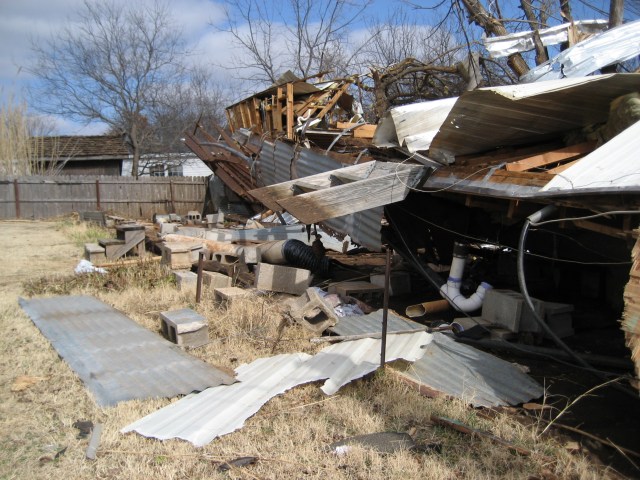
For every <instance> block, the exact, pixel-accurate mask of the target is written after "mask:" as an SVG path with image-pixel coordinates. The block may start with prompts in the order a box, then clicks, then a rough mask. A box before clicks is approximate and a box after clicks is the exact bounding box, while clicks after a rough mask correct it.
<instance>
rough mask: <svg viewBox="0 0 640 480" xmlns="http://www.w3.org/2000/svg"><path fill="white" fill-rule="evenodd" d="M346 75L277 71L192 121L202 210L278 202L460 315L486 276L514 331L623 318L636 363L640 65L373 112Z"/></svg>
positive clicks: (474, 306) (615, 322)
mask: <svg viewBox="0 0 640 480" xmlns="http://www.w3.org/2000/svg"><path fill="white" fill-rule="evenodd" d="M625 28H626V29H627V30H629V28H630V27H628V26H625ZM632 28H633V29H634V30H633V31H635V29H637V28H638V26H637V25H635V26H633V27H632ZM612 31H615V29H614V30H612ZM612 31H610V32H612ZM610 32H609V33H608V34H610ZM614 33H615V32H614ZM602 35H605V34H602ZM616 41H618V42H620V43H621V44H624V45H626V46H625V48H627V47H628V45H627V44H625V43H624V42H622V40H621V39H620V38H619V37H618V38H617V39H616ZM597 48H603V47H602V46H598V47H597ZM627 49H628V48H627ZM636 50H637V47H636ZM614 53H615V52H614ZM563 55H565V57H567V58H569V57H568V54H567V53H566V52H565V53H564V54H563ZM624 55H627V56H628V52H627V51H626V50H625V51H624ZM618 59H619V58H618ZM613 60H616V57H615V55H614V57H613ZM550 64H553V61H551V62H550ZM591 67H592V69H593V68H599V67H601V65H598V66H593V65H592V66H591ZM551 69H552V68H551V67H549V68H548V69H547V74H548V73H549V72H550V71H551ZM581 72H582V73H581V75H584V71H581ZM542 79H543V80H545V79H546V78H542ZM353 83H354V80H353V79H340V80H333V81H326V82H320V83H315V84H313V83H310V82H308V81H305V80H301V79H297V78H296V77H295V76H293V75H291V74H288V75H286V76H285V77H283V78H282V79H281V81H280V82H278V83H276V84H274V85H273V86H271V87H270V88H268V89H266V90H264V91H262V92H259V93H256V94H254V95H252V96H250V97H249V98H246V99H244V100H242V101H240V102H237V103H236V104H234V105H231V106H229V107H228V108H227V110H226V112H227V119H228V127H227V128H226V129H222V128H220V127H217V126H212V127H211V128H208V127H207V126H204V125H197V126H196V128H195V130H194V131H193V132H189V133H187V134H186V138H185V143H186V145H187V146H188V147H189V148H190V149H191V150H192V151H193V152H194V153H196V154H197V155H198V156H199V157H200V158H201V159H202V160H203V161H204V162H206V163H207V164H208V165H209V166H210V167H211V168H212V170H213V171H214V172H215V177H216V179H215V180H214V182H213V184H212V185H211V192H210V193H211V197H212V198H213V197H215V198H216V199H217V200H216V201H217V205H215V206H214V207H215V208H228V209H229V208H230V209H233V208H244V209H245V210H246V211H247V212H250V211H254V212H255V211H260V210H265V209H269V210H271V211H272V212H274V213H275V214H276V215H278V217H279V218H280V219H281V221H282V222H283V223H284V222H285V219H284V218H283V216H282V215H283V213H284V212H288V213H290V214H291V215H292V216H293V217H295V218H296V219H298V220H299V221H300V222H301V223H304V224H307V225H312V224H318V225H321V226H322V228H323V229H324V230H325V231H328V232H331V233H332V234H333V235H335V236H337V237H339V238H344V237H345V236H347V235H348V238H349V239H350V240H351V241H352V242H353V243H355V244H357V245H360V246H362V247H365V248H366V249H369V250H371V251H381V250H383V249H384V248H385V246H386V247H390V248H392V249H393V250H394V251H396V252H397V253H399V254H400V255H401V256H402V257H403V259H404V260H405V262H407V263H408V264H410V265H411V266H412V268H413V271H414V273H416V274H419V275H421V276H422V277H424V279H425V280H426V283H425V285H424V286H423V288H424V291H423V292H422V293H423V297H424V300H425V301H430V300H433V299H438V298H442V297H445V299H446V300H448V302H449V303H450V304H452V306H453V307H454V308H455V309H456V310H457V311H460V312H462V314H463V315H467V316H469V314H470V313H471V312H474V311H477V310H478V308H479V307H480V305H481V304H482V301H483V300H485V299H486V298H485V295H486V293H487V291H489V290H491V291H492V292H493V293H492V294H491V295H492V296H493V302H498V305H499V306H498V307H496V308H498V309H499V308H502V307H500V305H501V304H504V303H505V302H509V301H513V298H514V295H515V298H516V299H517V301H518V302H520V303H519V305H520V307H518V308H522V311H520V310H518V313H517V315H515V314H513V315H515V316H517V318H513V319H511V320H510V321H512V322H513V325H511V326H510V330H511V332H512V333H516V334H517V335H520V336H521V337H522V335H523V334H524V335H525V336H527V335H533V336H534V337H540V338H542V337H550V338H552V339H555V340H557V341H559V342H560V344H561V345H563V346H564V347H566V345H564V342H563V341H562V340H560V338H567V337H569V338H570V336H571V335H572V334H573V333H574V332H575V331H580V330H583V329H586V328H593V329H601V330H602V331H605V330H606V331H611V329H615V330H616V331H618V333H619V330H617V329H618V328H619V326H620V324H621V326H622V330H623V331H624V336H625V339H626V344H627V346H628V347H630V348H631V349H632V352H633V355H632V356H633V359H634V360H635V364H636V373H638V371H639V370H638V367H640V341H639V339H638V335H639V334H640V330H639V329H638V312H639V311H640V310H639V307H638V304H637V298H638V297H637V295H636V293H637V292H636V290H637V288H638V287H637V285H638V271H637V269H638V267H637V264H638V263H637V262H638V258H637V257H638V255H640V253H639V252H640V246H638V243H637V242H638V240H637V238H638V221H639V217H638V213H639V208H638V207H639V203H640V196H639V193H640V168H639V167H640V160H638V156H637V151H639V149H640V143H639V142H640V140H639V139H640V122H638V120H639V119H640V96H639V93H638V92H639V91H640V74H638V73H626V74H608V75H592V76H589V77H584V76H580V75H576V78H563V79H555V80H551V81H542V82H535V83H522V84H517V85H509V86H500V87H489V88H479V89H475V90H472V91H467V92H465V93H464V94H462V95H461V96H460V97H456V98H448V99H442V100H435V101H429V102H421V103H414V104H409V105H405V106H399V107H394V108H391V109H390V110H389V111H388V112H387V113H386V115H385V116H384V117H383V118H382V119H381V120H380V121H379V122H378V123H377V125H372V124H368V123H366V122H364V120H363V119H362V115H361V111H359V109H358V107H359V104H358V102H356V101H355V100H354V97H353V96H352V95H351V93H350V92H351V89H352V87H353ZM214 203H216V202H214ZM232 205H235V207H232ZM447 271H448V272H449V281H447V276H446V272H447ZM442 272H445V273H444V274H443V273H442ZM414 293H416V292H414ZM498 294H501V295H503V296H502V297H496V295H498ZM474 295H475V299H474V300H473V301H472V300H470V299H472V297H473V296H474ZM496 299H497V300H496ZM463 304H464V305H463ZM525 304H526V305H527V306H524V307H523V305H525ZM425 305H426V306H425V307H424V309H423V310H420V309H418V312H419V314H422V313H426V312H428V309H429V308H430V307H431V304H430V303H429V302H427V303H426V304H425ZM531 311H532V312H533V316H534V317H537V320H536V319H534V320H535V321H532V320H531V318H529V319H528V320H526V317H527V315H528V313H527V312H531ZM411 312H412V311H410V310H407V314H408V315H409V314H410V313H411ZM413 312H415V309H414V310H413ZM554 312H556V313H559V315H558V316H557V318H558V320H557V322H558V323H556V324H553V321H554V320H553V315H554ZM567 312H571V314H570V316H569V317H567V315H564V314H565V313H567ZM510 315H511V314H510ZM513 315H512V316H513ZM410 316H414V315H410ZM529 316H530V315H529ZM567 318H569V320H567ZM471 320H472V321H473V322H476V323H477V322H479V321H481V319H480V320H478V319H477V318H476V317H473V318H472V319H471ZM540 320H542V322H541V321H540ZM545 324H546V326H545ZM596 350H597V349H596Z"/></svg>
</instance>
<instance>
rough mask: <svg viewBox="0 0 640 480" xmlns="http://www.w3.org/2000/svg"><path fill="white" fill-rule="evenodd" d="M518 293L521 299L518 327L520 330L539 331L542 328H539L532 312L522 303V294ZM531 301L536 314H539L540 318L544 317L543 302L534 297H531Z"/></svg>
mask: <svg viewBox="0 0 640 480" xmlns="http://www.w3.org/2000/svg"><path fill="white" fill-rule="evenodd" d="M518 295H519V296H520V298H521V299H522V301H523V304H522V313H521V314H520V327H519V329H520V331H521V332H533V333H537V332H539V331H540V330H542V328H540V325H538V322H537V321H536V319H535V317H534V315H533V313H532V312H531V310H530V309H529V308H528V307H527V305H526V303H524V297H523V296H522V294H518ZM531 302H532V303H533V306H534V307H535V310H536V313H537V314H538V316H540V318H544V305H545V302H543V301H541V300H537V299H535V298H532V299H531Z"/></svg>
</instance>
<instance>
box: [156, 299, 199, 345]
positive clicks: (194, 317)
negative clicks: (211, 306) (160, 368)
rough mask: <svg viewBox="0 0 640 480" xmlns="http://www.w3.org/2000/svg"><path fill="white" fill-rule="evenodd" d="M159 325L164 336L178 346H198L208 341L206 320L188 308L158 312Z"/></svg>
mask: <svg viewBox="0 0 640 480" xmlns="http://www.w3.org/2000/svg"><path fill="white" fill-rule="evenodd" d="M160 327H161V329H162V333H163V334H164V336H165V337H167V339H168V340H169V341H171V342H173V343H176V344H178V346H180V347H199V346H201V345H205V344H206V343H208V342H209V329H208V326H207V320H206V319H205V318H204V317H203V316H201V315H199V314H198V313H197V312H194V311H193V310H191V309H189V308H183V309H180V310H172V311H168V312H160Z"/></svg>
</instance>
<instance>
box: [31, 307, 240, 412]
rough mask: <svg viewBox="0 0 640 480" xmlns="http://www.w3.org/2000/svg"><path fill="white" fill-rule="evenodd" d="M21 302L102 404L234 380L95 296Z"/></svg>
mask: <svg viewBox="0 0 640 480" xmlns="http://www.w3.org/2000/svg"><path fill="white" fill-rule="evenodd" d="M19 303H20V306H21V307H22V308H23V309H24V310H25V312H26V313H27V314H28V315H29V317H30V318H31V320H32V321H33V323H34V324H35V325H36V326H37V327H38V329H39V330H40V331H41V332H42V334H43V335H44V336H45V337H47V339H48V340H49V341H50V342H51V344H52V345H53V347H54V348H55V349H56V351H57V352H58V354H60V356H61V357H62V358H63V359H64V360H65V361H66V362H67V363H68V364H69V366H70V367H71V368H72V369H73V371H74V372H76V373H77V374H78V376H79V377H80V379H81V380H82V381H83V382H84V383H85V385H86V386H87V388H88V389H89V390H90V391H91V392H92V393H93V395H94V396H95V398H96V402H97V403H98V405H100V406H110V405H115V404H117V403H118V402H121V401H126V400H132V399H142V398H149V397H173V396H176V395H178V394H185V393H190V392H193V391H200V390H204V389H205V388H207V387H212V386H216V385H220V384H223V383H224V384H231V383H233V382H234V381H235V380H234V379H233V378H232V377H230V376H229V375H227V374H226V373H224V372H222V371H220V370H217V369H216V368H214V367H212V366H211V365H207V364H206V363H204V362H202V361H201V360H198V359H197V358H194V357H192V356H190V355H188V354H187V353H185V352H183V351H182V350H181V349H180V348H179V347H178V346H176V345H174V344H173V343H171V342H169V341H167V340H164V339H163V338H162V337H160V336H159V335H157V334H154V333H152V332H150V331H149V330H147V329H145V328H143V327H141V326H140V325H138V324H137V323H135V322H134V321H133V320H131V319H129V318H128V317H126V316H125V315H123V314H122V313H120V312H118V311H117V310H115V309H114V308H112V307H110V306H109V305H107V304H105V303H103V302H101V301H100V300H98V299H96V298H94V297H89V296H64V297H52V298H45V299H33V300H25V299H20V300H19Z"/></svg>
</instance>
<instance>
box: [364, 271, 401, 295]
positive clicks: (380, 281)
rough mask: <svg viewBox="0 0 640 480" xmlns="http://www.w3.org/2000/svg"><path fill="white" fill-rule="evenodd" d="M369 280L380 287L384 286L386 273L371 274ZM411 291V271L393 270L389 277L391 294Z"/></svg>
mask: <svg viewBox="0 0 640 480" xmlns="http://www.w3.org/2000/svg"><path fill="white" fill-rule="evenodd" d="M369 281H370V282H371V283H372V284H373V285H376V286H378V287H382V288H384V274H376V275H371V276H369ZM408 293H411V275H409V272H391V277H390V278H389V295H390V296H392V297H395V296H397V295H406V294H408Z"/></svg>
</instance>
